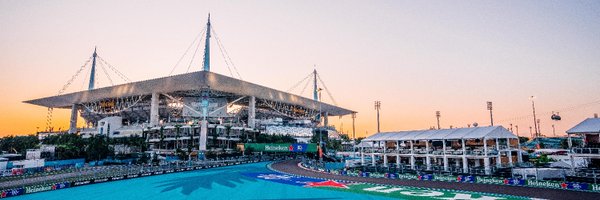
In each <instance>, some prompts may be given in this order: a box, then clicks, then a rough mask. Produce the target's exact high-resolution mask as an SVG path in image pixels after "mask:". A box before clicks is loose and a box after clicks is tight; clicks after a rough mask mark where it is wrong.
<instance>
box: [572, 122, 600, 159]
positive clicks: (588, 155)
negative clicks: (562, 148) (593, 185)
mask: <svg viewBox="0 0 600 200" xmlns="http://www.w3.org/2000/svg"><path fill="white" fill-rule="evenodd" d="M567 134H568V136H569V148H570V149H571V154H570V155H571V156H572V157H581V158H584V159H586V160H588V161H589V162H588V163H590V166H588V167H595V168H598V167H600V118H598V115H594V117H593V118H587V119H585V120H583V121H582V122H581V123H579V124H577V125H575V126H574V127H573V128H571V129H569V130H567ZM573 136H581V137H583V143H582V144H581V145H573V142H572V137H573ZM571 160H573V159H571ZM571 166H575V165H574V164H572V165H571Z"/></svg>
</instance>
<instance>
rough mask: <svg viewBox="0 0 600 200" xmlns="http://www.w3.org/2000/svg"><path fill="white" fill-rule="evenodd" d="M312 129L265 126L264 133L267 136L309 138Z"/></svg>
mask: <svg viewBox="0 0 600 200" xmlns="http://www.w3.org/2000/svg"><path fill="white" fill-rule="evenodd" d="M312 132H313V129H312V128H306V127H293V126H267V130H266V133H267V134H269V135H289V136H293V137H311V136H312Z"/></svg>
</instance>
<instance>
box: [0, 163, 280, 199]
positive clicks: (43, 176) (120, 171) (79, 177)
mask: <svg viewBox="0 0 600 200" xmlns="http://www.w3.org/2000/svg"><path fill="white" fill-rule="evenodd" d="M285 158H287V157H285V156H268V155H263V156H239V157H229V158H222V159H219V160H213V159H208V160H205V161H192V162H188V161H179V162H170V163H164V164H161V165H146V164H141V165H137V164H134V165H111V166H99V167H84V168H72V169H70V170H66V171H60V172H58V171H57V172H55V173H39V174H31V175H21V176H17V177H12V178H15V179H5V178H4V179H2V180H1V181H0V191H1V190H5V189H10V188H17V187H21V188H24V187H27V186H36V185H47V184H51V183H59V182H60V183H62V182H73V181H84V180H94V179H103V178H109V177H121V176H127V175H131V174H143V173H151V174H154V173H155V172H159V173H160V172H164V171H169V170H171V171H175V172H176V171H181V170H188V169H192V168H193V169H196V168H197V167H200V168H202V167H206V166H227V165H233V164H242V163H249V162H260V161H274V160H283V159H285ZM156 174H158V173H156Z"/></svg>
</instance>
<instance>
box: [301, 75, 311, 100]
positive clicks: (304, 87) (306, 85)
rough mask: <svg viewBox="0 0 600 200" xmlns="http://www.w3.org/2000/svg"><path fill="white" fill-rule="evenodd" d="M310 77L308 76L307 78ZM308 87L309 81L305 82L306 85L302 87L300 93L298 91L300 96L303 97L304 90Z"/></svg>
mask: <svg viewBox="0 0 600 200" xmlns="http://www.w3.org/2000/svg"><path fill="white" fill-rule="evenodd" d="M309 77H310V76H309ZM308 85H310V81H306V84H305V85H304V87H303V88H302V91H300V96H303V95H304V91H305V90H306V88H308Z"/></svg>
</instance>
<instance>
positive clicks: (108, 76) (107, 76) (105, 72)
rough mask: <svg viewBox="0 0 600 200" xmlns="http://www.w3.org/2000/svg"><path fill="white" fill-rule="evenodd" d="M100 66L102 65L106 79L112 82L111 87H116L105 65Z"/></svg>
mask: <svg viewBox="0 0 600 200" xmlns="http://www.w3.org/2000/svg"><path fill="white" fill-rule="evenodd" d="M99 64H100V69H102V72H104V75H106V78H107V79H108V81H109V82H110V85H111V86H113V85H115V83H114V82H113V80H112V78H111V77H110V75H108V71H106V68H105V67H104V64H102V63H99Z"/></svg>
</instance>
